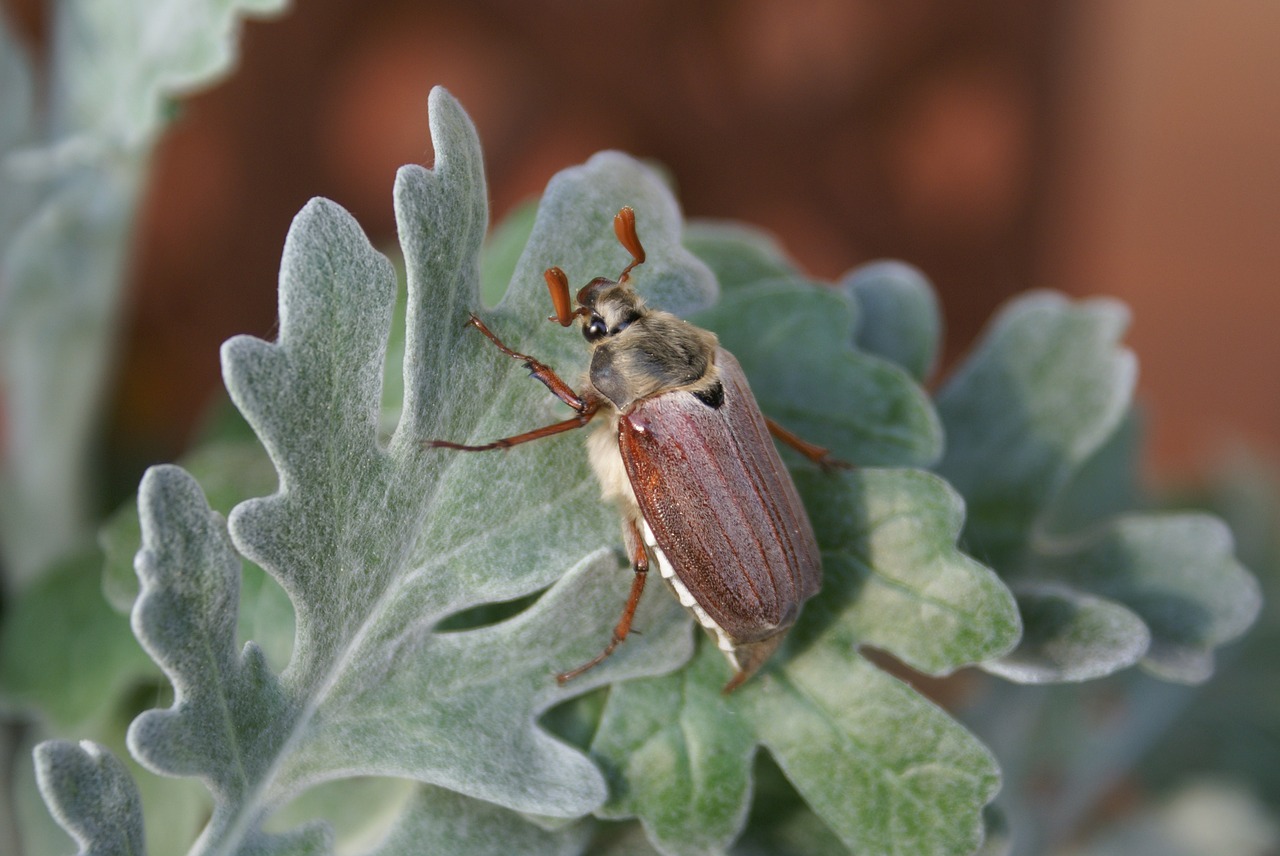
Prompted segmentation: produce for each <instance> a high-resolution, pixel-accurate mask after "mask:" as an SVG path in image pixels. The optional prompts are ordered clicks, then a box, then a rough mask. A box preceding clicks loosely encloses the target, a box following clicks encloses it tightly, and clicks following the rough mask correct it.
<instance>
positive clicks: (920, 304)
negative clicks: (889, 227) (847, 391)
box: [840, 261, 942, 382]
mask: <svg viewBox="0 0 1280 856" xmlns="http://www.w3.org/2000/svg"><path fill="white" fill-rule="evenodd" d="M840 287H841V288H843V289H844V291H845V293H846V294H847V295H848V296H849V297H850V299H851V300H852V301H853V303H854V304H855V305H856V306H857V307H858V312H857V319H856V323H855V328H856V329H855V332H854V337H853V340H854V342H855V343H856V344H857V346H858V347H859V348H861V349H862V350H863V351H866V352H867V353H869V354H875V355H876V356H878V357H883V358H884V359H886V360H889V361H890V362H893V363H897V364H898V365H900V366H902V367H903V368H904V369H906V370H907V371H908V372H910V374H911V376H912V377H914V378H915V379H916V380H917V381H921V382H923V381H924V380H925V379H926V378H928V377H929V375H930V374H931V373H932V372H933V369H934V365H935V363H936V362H937V358H938V348H940V347H941V346H942V317H941V315H940V313H939V309H938V298H937V296H936V295H935V294H934V293H933V286H932V285H930V284H929V280H927V279H925V276H924V274H922V273H921V272H920V271H919V270H917V269H916V268H914V267H912V266H911V265H908V264H903V263H902V262H894V261H883V262H872V263H870V264H865V265H862V266H861V267H858V268H854V269H853V270H851V271H849V273H847V274H845V275H844V277H843V278H842V279H841V280H840Z"/></svg>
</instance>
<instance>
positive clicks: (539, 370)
mask: <svg viewBox="0 0 1280 856" xmlns="http://www.w3.org/2000/svg"><path fill="white" fill-rule="evenodd" d="M467 324H469V325H470V326H472V327H475V328H476V329H477V330H479V331H480V332H481V333H484V335H485V336H486V337H487V338H488V339H489V341H490V342H493V344H495V345H497V346H498V350H499V351H502V353H504V354H506V355H507V356H508V357H511V358H512V359H516V360H521V361H523V362H524V364H525V366H527V367H528V369H529V374H531V375H533V378H534V380H536V381H538V382H539V383H541V384H542V385H544V386H545V387H546V388H547V389H549V390H551V394H552V395H554V396H555V397H556V398H558V399H560V400H561V401H563V402H564V403H565V404H567V405H569V406H570V407H572V408H573V409H574V410H576V411H578V412H579V413H583V412H585V411H586V410H587V408H588V403H587V402H586V400H585V399H583V398H582V396H580V395H578V393H576V392H574V391H573V387H571V386H569V384H567V383H565V382H564V381H562V380H561V379H560V377H559V376H558V375H557V374H556V373H555V372H554V371H552V370H551V367H550V366H548V365H547V364H546V363H542V362H539V361H538V360H536V359H534V358H533V357H531V356H529V355H528V354H521V353H519V352H518V351H513V350H511V349H510V348H508V347H507V346H506V345H504V344H503V343H502V340H501V339H499V338H498V337H497V336H495V335H494V334H493V333H492V331H490V330H489V328H488V327H486V326H485V325H484V322H483V321H481V320H480V319H479V318H477V317H476V316H475V315H474V314H472V315H471V318H470V320H468V321H467ZM583 424H584V425H585V424H586V423H583ZM566 430H567V429H566ZM530 439H537V438H530Z"/></svg>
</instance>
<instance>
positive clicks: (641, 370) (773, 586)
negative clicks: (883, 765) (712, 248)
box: [429, 208, 840, 692]
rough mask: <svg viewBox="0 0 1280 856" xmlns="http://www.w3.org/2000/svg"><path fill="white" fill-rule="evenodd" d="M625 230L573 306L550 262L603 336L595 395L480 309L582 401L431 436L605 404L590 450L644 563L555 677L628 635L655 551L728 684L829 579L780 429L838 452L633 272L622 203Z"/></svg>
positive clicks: (567, 397) (762, 654)
mask: <svg viewBox="0 0 1280 856" xmlns="http://www.w3.org/2000/svg"><path fill="white" fill-rule="evenodd" d="M613 227H614V232H615V233H616V234H617V236H618V241H619V243H621V244H622V246H623V247H624V248H625V249H626V250H627V252H628V253H630V254H631V263H630V264H628V265H627V266H626V267H625V268H623V270H622V273H621V274H620V275H619V276H618V279H617V280H616V281H615V280H611V279H606V278H604V277H597V278H596V279H593V280H592V281H591V282H589V283H587V285H585V286H584V287H583V288H582V289H581V290H579V291H578V294H577V306H576V308H575V307H574V306H573V305H572V304H571V303H570V301H569V280H568V277H567V276H565V273H564V271H562V270H561V269H560V268H558V267H553V268H550V269H548V270H547V272H546V273H545V277H546V280H547V287H548V288H549V289H550V291H551V301H552V304H553V305H554V307H555V315H553V316H551V318H550V319H549V320H552V321H558V322H559V323H560V324H561V325H562V326H564V327H568V326H569V325H571V324H572V323H574V321H576V320H579V319H580V320H581V322H582V335H583V336H584V337H585V338H586V340H587V342H588V343H589V344H590V346H591V368H590V371H589V373H588V375H587V378H586V379H585V380H584V382H583V389H582V392H580V393H579V392H575V391H574V390H573V388H572V387H570V386H569V385H568V384H567V383H565V382H564V381H563V380H561V379H560V378H559V377H558V376H557V375H556V373H555V372H553V371H552V370H551V369H550V368H549V367H547V366H546V365H544V364H543V363H541V362H539V361H538V360H536V359H534V358H533V357H530V356H528V355H527V354H521V353H517V352H516V351H513V350H512V349H510V348H508V347H507V346H506V345H504V344H503V343H502V341H501V340H499V339H498V337H497V336H495V335H494V334H493V333H492V332H491V331H490V330H489V328H488V327H486V326H485V325H484V322H482V321H481V320H480V319H479V318H477V317H476V316H475V315H472V316H471V317H470V320H469V321H468V322H467V323H468V324H470V325H471V326H473V327H475V328H476V329H477V330H479V331H480V332H481V333H483V334H484V335H485V336H486V337H488V339H489V340H490V341H491V342H493V344H494V345H496V346H497V347H498V349H499V350H500V351H502V352H503V353H504V354H506V355H507V356H509V357H513V358H514V359H517V360H521V361H523V362H524V364H525V365H526V366H528V368H529V371H530V373H531V374H532V376H533V377H534V378H536V379H537V380H538V381H540V382H542V383H543V384H545V385H546V387H547V388H548V389H549V390H551V392H552V394H554V395H555V396H556V397H557V398H559V399H560V400H561V401H563V402H564V403H565V404H567V405H569V406H570V407H571V408H573V409H574V411H576V414H575V415H574V416H572V417H570V418H569V419H566V420H564V421H563V422H557V423H555V424H554V425H547V426H545V427H542V428H537V429H535V430H533V431H528V432H526V433H524V434H517V435H515V436H513V437H506V438H503V439H501V440H494V441H493V442H491V443H485V444H483V445H477V446H468V445H463V444H461V443H451V442H448V441H445V440H432V441H429V445H431V446H433V447H438V448H447V449H456V450H458V451H463V452H483V451H488V450H490V449H507V448H510V447H512V446H516V445H519V444H521V443H527V442H529V441H531V440H539V439H542V438H543V437H550V436H553V435H555V434H560V433H563V432H565V431H571V430H573V429H575V428H581V427H582V426H584V425H586V424H587V423H588V422H591V421H592V420H593V419H594V418H596V417H603V419H602V420H601V422H600V424H599V427H598V428H597V429H596V431H594V432H593V433H592V434H591V436H590V438H589V439H588V441H587V449H588V454H589V457H590V461H591V466H592V468H593V469H594V470H595V473H596V476H597V477H598V478H599V480H600V485H601V490H602V493H603V495H604V498H605V499H606V500H608V501H612V502H614V503H615V504H616V505H617V506H618V508H619V510H620V511H621V513H622V533H623V539H624V542H625V544H626V548H627V555H628V556H629V557H630V559H631V566H632V569H633V570H634V571H635V576H634V577H633V578H632V583H631V593H630V596H629V597H628V598H627V604H626V608H625V609H624V610H623V613H622V617H621V619H619V621H618V624H617V626H616V627H615V628H614V631H613V637H612V639H611V640H610V641H609V644H608V645H606V646H605V648H604V650H603V651H601V652H600V654H599V655H597V656H596V657H594V658H593V659H591V660H589V661H587V662H586V663H583V664H582V665H581V666H578V667H577V668H574V669H570V670H569V671H566V672H562V673H560V674H558V675H556V680H557V681H559V682H560V683H561V684H563V683H565V682H566V681H569V680H571V679H573V678H575V677H577V676H578V675H580V674H582V673H583V672H585V671H587V670H588V669H590V668H592V667H593V666H595V665H597V664H599V663H600V662H601V661H603V660H604V659H605V658H606V657H608V656H609V655H610V654H612V653H613V652H614V650H615V649H616V648H617V647H618V645H620V644H621V643H622V641H623V640H624V639H626V638H627V634H628V633H629V632H630V630H631V621H632V618H633V617H634V615H635V611H636V606H637V605H638V604H639V602H640V595H641V593H642V592H643V591H644V585H645V580H646V579H647V577H648V570H649V559H650V552H652V556H653V558H654V559H656V560H657V564H658V568H659V571H660V572H661V574H662V576H663V578H665V579H666V580H667V582H668V583H669V584H670V586H671V588H672V589H673V590H674V591H675V594H676V596H677V597H678V598H679V600H680V603H681V604H683V605H684V606H686V607H688V608H689V609H690V610H691V611H692V612H693V614H694V616H695V617H696V618H697V619H698V621H699V622H700V623H701V624H702V625H703V626H704V627H706V628H707V630H709V631H710V632H711V633H712V634H713V635H714V636H715V638H716V641H717V644H718V645H719V647H720V649H721V650H722V651H723V652H724V653H725V655H726V656H727V657H728V659H729V662H730V664H731V665H732V666H733V668H734V675H733V677H732V678H731V679H730V681H729V683H728V684H726V685H725V688H724V691H725V692H730V691H732V690H733V689H734V688H735V687H737V686H738V685H740V684H741V683H742V682H743V681H745V680H746V679H747V678H749V677H750V676H751V675H752V674H753V673H754V672H755V671H756V670H757V669H759V668H760V666H761V665H762V664H763V663H764V662H765V660H767V659H768V658H769V656H770V655H771V654H772V653H773V651H774V650H775V649H776V648H777V647H778V645H779V644H780V643H781V642H782V639H783V637H784V636H785V635H786V632H787V630H788V629H790V627H791V625H792V624H794V623H795V620H796V616H797V615H799V613H800V607H801V606H802V605H803V604H804V602H805V600H807V599H808V598H810V597H812V596H813V595H814V594H816V593H817V591H818V589H819V588H820V587H821V584H822V570H821V565H820V561H819V556H818V546H817V543H816V542H815V540H814V536H813V527H812V526H811V525H810V524H809V518H808V516H807V515H806V514H805V511H804V506H803V505H801V503H800V497H799V495H798V494H797V493H796V488H795V485H794V484H793V483H792V481H791V477H790V475H789V474H788V473H787V470H786V467H784V466H783V463H782V460H781V458H779V456H778V452H777V449H775V448H774V445H773V442H772V440H771V439H770V434H772V435H773V436H775V437H777V438H778V439H779V440H781V441H782V442H784V443H786V444H788V445H790V446H792V447H793V448H795V449H796V450H798V451H799V452H801V453H802V454H804V455H805V456H807V457H808V458H810V459H811V460H814V461H816V462H817V463H819V464H821V465H822V466H824V467H827V466H832V465H840V464H839V462H837V461H834V460H832V459H831V458H830V457H829V456H828V455H827V451H826V450H825V449H823V448H821V447H818V446H814V445H812V444H810V443H806V442H805V441H803V440H801V439H800V438H799V437H797V436H796V435H794V434H792V433H791V432H790V431H787V430H786V429H785V428H783V427H782V426H780V425H778V424H777V423H775V422H773V421H772V420H769V419H767V418H766V417H765V416H764V415H763V414H762V413H761V412H760V408H759V406H758V405H757V404H756V400H755V397H754V396H753V395H752V394H751V389H750V387H748V386H747V379H746V376H745V375H743V373H742V368H741V367H740V366H739V365H738V361H737V360H735V359H734V358H733V355H732V354H730V353H729V352H728V351H726V350H725V349H724V348H721V347H720V346H719V343H718V342H717V340H716V337H715V334H713V333H710V332H708V331H706V330H702V329H699V328H698V327H695V326H693V325H692V324H690V323H688V322H686V321H683V320H681V319H679V318H677V317H676V316H675V315H672V314H671V313H669V312H663V311H660V310H655V309H651V308H649V307H647V306H645V304H644V301H643V300H641V299H640V296H639V295H638V294H637V293H636V291H635V289H634V288H633V287H632V285H631V271H632V270H633V269H634V268H635V267H636V266H637V265H639V264H642V263H643V262H644V259H645V253H644V247H643V246H642V245H641V244H640V238H639V236H638V235H637V234H636V219H635V212H634V211H633V210H632V209H631V208H623V209H622V210H620V211H619V212H618V214H617V216H615V217H614V219H613Z"/></svg>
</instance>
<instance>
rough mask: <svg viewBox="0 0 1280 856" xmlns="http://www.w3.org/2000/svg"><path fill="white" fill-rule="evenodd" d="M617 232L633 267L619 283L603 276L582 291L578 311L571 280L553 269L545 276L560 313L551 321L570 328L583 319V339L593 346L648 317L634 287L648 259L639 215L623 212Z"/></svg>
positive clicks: (616, 218) (617, 221)
mask: <svg viewBox="0 0 1280 856" xmlns="http://www.w3.org/2000/svg"><path fill="white" fill-rule="evenodd" d="M613 232H614V234H615V235H617V236H618V243H620V244H622V246H623V247H624V248H625V249H626V250H627V252H629V253H630V254H631V263H630V264H628V265H627V266H626V267H625V268H623V269H622V273H621V274H619V275H618V278H617V280H612V279H608V278H606V277H603V276H599V277H596V278H595V279H593V280H591V282H589V283H587V284H586V285H584V286H583V287H582V288H581V289H579V290H578V294H577V297H576V303H577V307H576V308H575V307H574V306H573V305H572V304H570V302H569V278H568V277H567V276H566V275H565V272H564V271H563V270H561V269H560V268H558V267H552V268H548V269H547V271H546V273H545V274H543V276H544V277H545V278H546V280H547V289H548V290H549V291H550V292H551V302H552V304H553V305H554V306H555V310H556V314H555V315H552V316H551V317H550V318H549V319H548V320H551V321H557V322H559V323H560V325H561V326H562V327H568V326H569V325H570V324H572V323H573V322H574V319H576V318H582V319H583V325H582V335H583V336H584V337H585V338H586V340H587V341H588V342H591V343H592V344H595V343H596V342H599V341H601V340H602V339H604V338H605V337H606V336H613V335H617V334H618V333H621V332H622V331H623V330H625V329H626V328H627V327H629V326H630V325H631V324H632V323H633V322H634V321H636V320H637V319H639V318H640V317H641V316H643V315H644V314H645V309H644V302H643V301H642V300H641V299H640V296H639V295H638V294H636V292H635V289H633V288H632V287H631V284H630V281H631V270H632V269H633V268H634V267H635V266H636V265H639V264H643V263H644V258H645V253H644V246H643V245H641V243H640V237H639V236H638V235H637V234H636V213H635V211H633V210H632V209H631V208H630V207H625V208H622V209H621V210H619V211H618V213H617V215H615V216H614V218H613Z"/></svg>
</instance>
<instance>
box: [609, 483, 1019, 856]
mask: <svg viewBox="0 0 1280 856" xmlns="http://www.w3.org/2000/svg"><path fill="white" fill-rule="evenodd" d="M797 476H798V483H799V486H800V489H801V492H802V494H803V496H804V498H805V503H806V506H807V507H808V508H809V509H810V510H811V517H812V518H813V523H814V527H815V531H816V532H817V534H818V540H819V544H820V547H821V549H822V554H823V565H824V581H823V586H824V587H823V591H822V592H821V593H820V594H819V595H818V596H816V597H815V598H814V599H812V600H811V601H809V603H808V604H807V605H806V607H805V610H804V612H803V613H802V615H801V618H800V622H799V623H798V624H797V626H796V627H795V628H794V630H793V631H792V633H791V635H790V637H789V638H788V640H787V641H786V642H785V643H784V644H783V647H782V649H781V650H780V651H779V653H778V654H776V655H775V659H774V660H773V661H771V663H770V665H769V666H767V667H766V670H765V672H764V673H763V674H761V675H759V676H757V677H756V678H753V679H752V680H751V681H749V682H748V683H747V684H746V685H744V686H743V687H741V688H740V689H739V690H737V691H736V692H735V693H734V694H733V695H732V696H729V697H725V696H723V695H721V694H719V693H718V692H717V687H718V685H719V683H720V682H721V681H722V680H723V679H724V678H727V676H728V668H727V665H726V664H724V663H723V662H722V658H721V657H720V655H719V654H718V652H716V651H715V649H714V647H713V646H711V645H707V644H704V645H703V646H702V648H703V652H702V653H701V654H700V655H699V658H698V660H697V662H696V663H695V665H694V666H693V667H691V668H690V669H686V670H684V671H682V672H680V673H678V674H675V675H670V676H667V677H664V678H657V679H650V680H646V681H635V682H631V683H628V684H625V685H622V686H618V687H615V688H614V689H613V691H612V692H611V694H610V696H609V701H608V704H607V706H606V708H605V713H604V717H603V719H602V722H601V725H600V729H599V731H598V733H597V735H596V738H595V741H594V742H593V744H592V752H593V754H595V755H596V757H597V758H598V759H600V761H601V763H602V764H603V765H604V767H605V769H606V771H607V772H608V774H609V777H610V783H611V789H610V793H611V795H612V796H611V801H610V803H608V805H607V806H606V808H605V809H604V810H603V814H604V815H605V816H608V817H624V816H630V815H636V816H639V817H640V818H641V820H642V821H643V823H644V824H645V827H646V830H647V832H648V833H649V836H650V839H651V840H652V841H653V843H654V844H655V845H656V846H657V847H658V849H659V850H660V851H662V852H664V853H681V854H683V853H712V852H721V851H722V850H724V849H725V848H726V847H727V846H728V845H729V844H730V843H731V842H732V841H733V840H734V838H735V837H736V836H737V834H738V833H739V832H740V831H741V830H742V827H743V823H744V821H745V812H746V808H747V804H748V801H749V798H750V777H749V771H750V769H751V760H752V757H753V755H754V752H755V747H756V746H757V745H764V746H766V747H767V748H768V749H769V751H770V753H771V754H772V755H773V757H774V758H775V759H776V760H777V762H778V764H779V766H781V768H782V769H783V771H784V772H785V773H786V775H787V777H788V778H789V779H790V780H791V782H792V783H793V784H794V785H795V787H796V788H797V790H799V792H800V794H801V795H802V796H803V797H804V798H805V800H806V802H807V803H808V804H809V805H810V806H811V807H812V809H813V810H814V811H815V812H816V813H817V814H818V815H819V816H820V817H821V818H822V819H823V820H824V821H825V822H826V824H827V825H828V826H829V827H830V828H831V829H832V830H833V831H834V832H835V833H836V834H837V835H838V836H839V838H840V839H841V840H843V842H844V844H845V845H846V846H848V847H850V848H851V849H853V850H854V851H855V852H894V853H914V852H937V853H943V852H950V853H968V852H970V851H971V850H972V849H973V848H974V847H975V846H976V845H977V842H978V841H979V840H980V836H981V831H980V830H981V809H982V806H983V805H985V804H986V802H987V801H988V800H990V798H991V797H992V796H993V794H994V791H995V788H996V786H997V783H998V774H997V772H996V769H995V766H994V762H993V761H992V759H991V757H990V755H989V754H988V753H987V752H986V750H985V749H984V748H983V747H982V746H981V745H980V744H978V743H977V742H976V741H975V740H974V739H973V738H972V737H971V736H970V735H969V734H968V732H966V731H965V730H964V729H963V728H962V727H961V726H960V725H959V724H958V723H955V722H954V721H952V720H951V719H949V718H948V717H947V716H946V714H944V713H943V712H942V711H940V710H938V709H937V708H935V707H934V706H933V705H932V704H930V703H929V702H927V701H926V700H925V699H924V698H923V697H921V696H919V695H917V694H916V693H915V692H914V691H913V690H911V689H910V688H909V687H908V686H906V685H905V684H902V683H900V682H898V681H897V680H895V679H893V678H891V677H889V676H888V675H885V674H883V673H882V672H880V671H879V670H878V669H876V668H875V667H874V666H872V665H871V664H870V663H867V662H866V661H864V660H862V659H861V658H858V657H851V652H852V651H853V650H854V649H855V647H856V646H858V645H860V644H874V645H877V646H879V647H884V648H886V649H888V650H890V651H892V652H893V653H894V654H896V655H897V656H899V657H900V658H901V659H902V660H904V661H905V662H908V663H911V664H912V665H913V666H915V667H916V668H918V669H921V670H923V671H928V672H932V673H935V674H942V673H945V672H948V671H950V670H951V669H954V668H956V667H958V666H960V665H964V664H966V663H971V662H975V661H979V660H983V659H987V658H990V657H994V656H999V655H1000V654H1002V653H1004V652H1005V651H1007V650H1008V648H1009V647H1011V646H1012V645H1013V644H1014V643H1015V641H1016V640H1017V636H1018V629H1019V628H1018V621H1017V613H1016V610H1015V607H1014V603H1013V599H1012V597H1011V596H1010V595H1009V592H1008V591H1007V590H1006V589H1005V588H1004V587H1003V586H1002V585H1001V584H1000V582H999V580H997V579H996V578H995V576H994V575H993V574H992V573H991V571H990V570H988V569H987V568H984V567H983V566H982V565H979V564H978V563H977V562H974V561H973V560H971V559H969V558H967V557H966V556H964V555H963V554H962V553H960V552H959V551H958V550H957V549H956V547H955V539H956V537H957V535H958V534H959V529H960V524H961V520H962V507H961V504H960V502H959V499H958V497H956V495H955V494H954V493H953V492H951V491H950V490H949V489H948V488H947V486H946V485H945V484H944V483H943V482H942V481H941V480H940V479H938V478H936V477H935V476H932V475H929V474H927V473H921V472H915V471H906V470H860V471H857V472H856V473H840V474H827V473H817V472H812V471H801V472H799V473H797ZM704 673H705V674H704ZM717 673H718V676H717Z"/></svg>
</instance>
